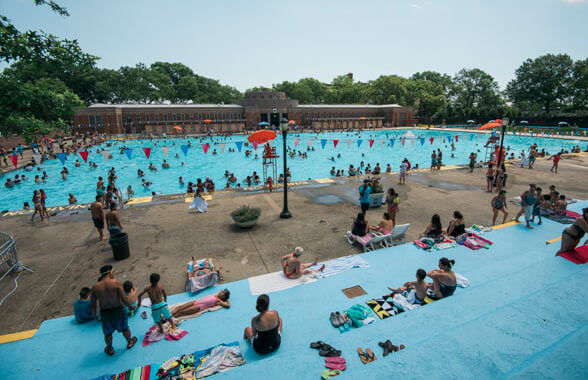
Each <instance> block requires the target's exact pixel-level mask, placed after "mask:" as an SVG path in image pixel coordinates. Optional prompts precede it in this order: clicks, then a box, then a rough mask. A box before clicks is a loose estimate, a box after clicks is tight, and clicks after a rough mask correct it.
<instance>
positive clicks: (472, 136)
mask: <svg viewBox="0 0 588 380" xmlns="http://www.w3.org/2000/svg"><path fill="white" fill-rule="evenodd" d="M474 137H476V136H475V135H474V134H473V133H472V134H471V135H470V141H471V140H473V139H474Z"/></svg>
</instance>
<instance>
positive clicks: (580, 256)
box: [558, 245, 588, 264]
mask: <svg viewBox="0 0 588 380" xmlns="http://www.w3.org/2000/svg"><path fill="white" fill-rule="evenodd" d="M558 256H561V257H563V258H564V259H566V260H569V261H571V262H572V263H575V264H585V263H588V245H583V246H580V247H576V249H574V250H573V251H567V252H563V253H559V254H558Z"/></svg>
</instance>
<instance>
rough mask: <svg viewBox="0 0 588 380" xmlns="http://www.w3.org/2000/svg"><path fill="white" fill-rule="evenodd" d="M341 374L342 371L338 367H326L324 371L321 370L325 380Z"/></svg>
mask: <svg viewBox="0 0 588 380" xmlns="http://www.w3.org/2000/svg"><path fill="white" fill-rule="evenodd" d="M340 374H341V371H340V370H338V369H331V370H329V369H325V370H324V371H323V372H321V378H322V379H323V380H327V379H330V378H331V377H335V376H338V375H340Z"/></svg>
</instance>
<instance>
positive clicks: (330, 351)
mask: <svg viewBox="0 0 588 380" xmlns="http://www.w3.org/2000/svg"><path fill="white" fill-rule="evenodd" d="M319 355H320V356H327V357H336V356H341V351H339V350H335V349H334V348H333V347H331V346H329V348H327V349H323V350H321V351H320V352H319Z"/></svg>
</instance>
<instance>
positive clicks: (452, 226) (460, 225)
mask: <svg viewBox="0 0 588 380" xmlns="http://www.w3.org/2000/svg"><path fill="white" fill-rule="evenodd" d="M462 234H465V221H464V219H463V215H462V214H461V212H459V211H457V210H456V211H454V212H453V219H452V220H451V222H449V226H448V227H447V235H449V236H453V237H458V236H459V235H462Z"/></svg>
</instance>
